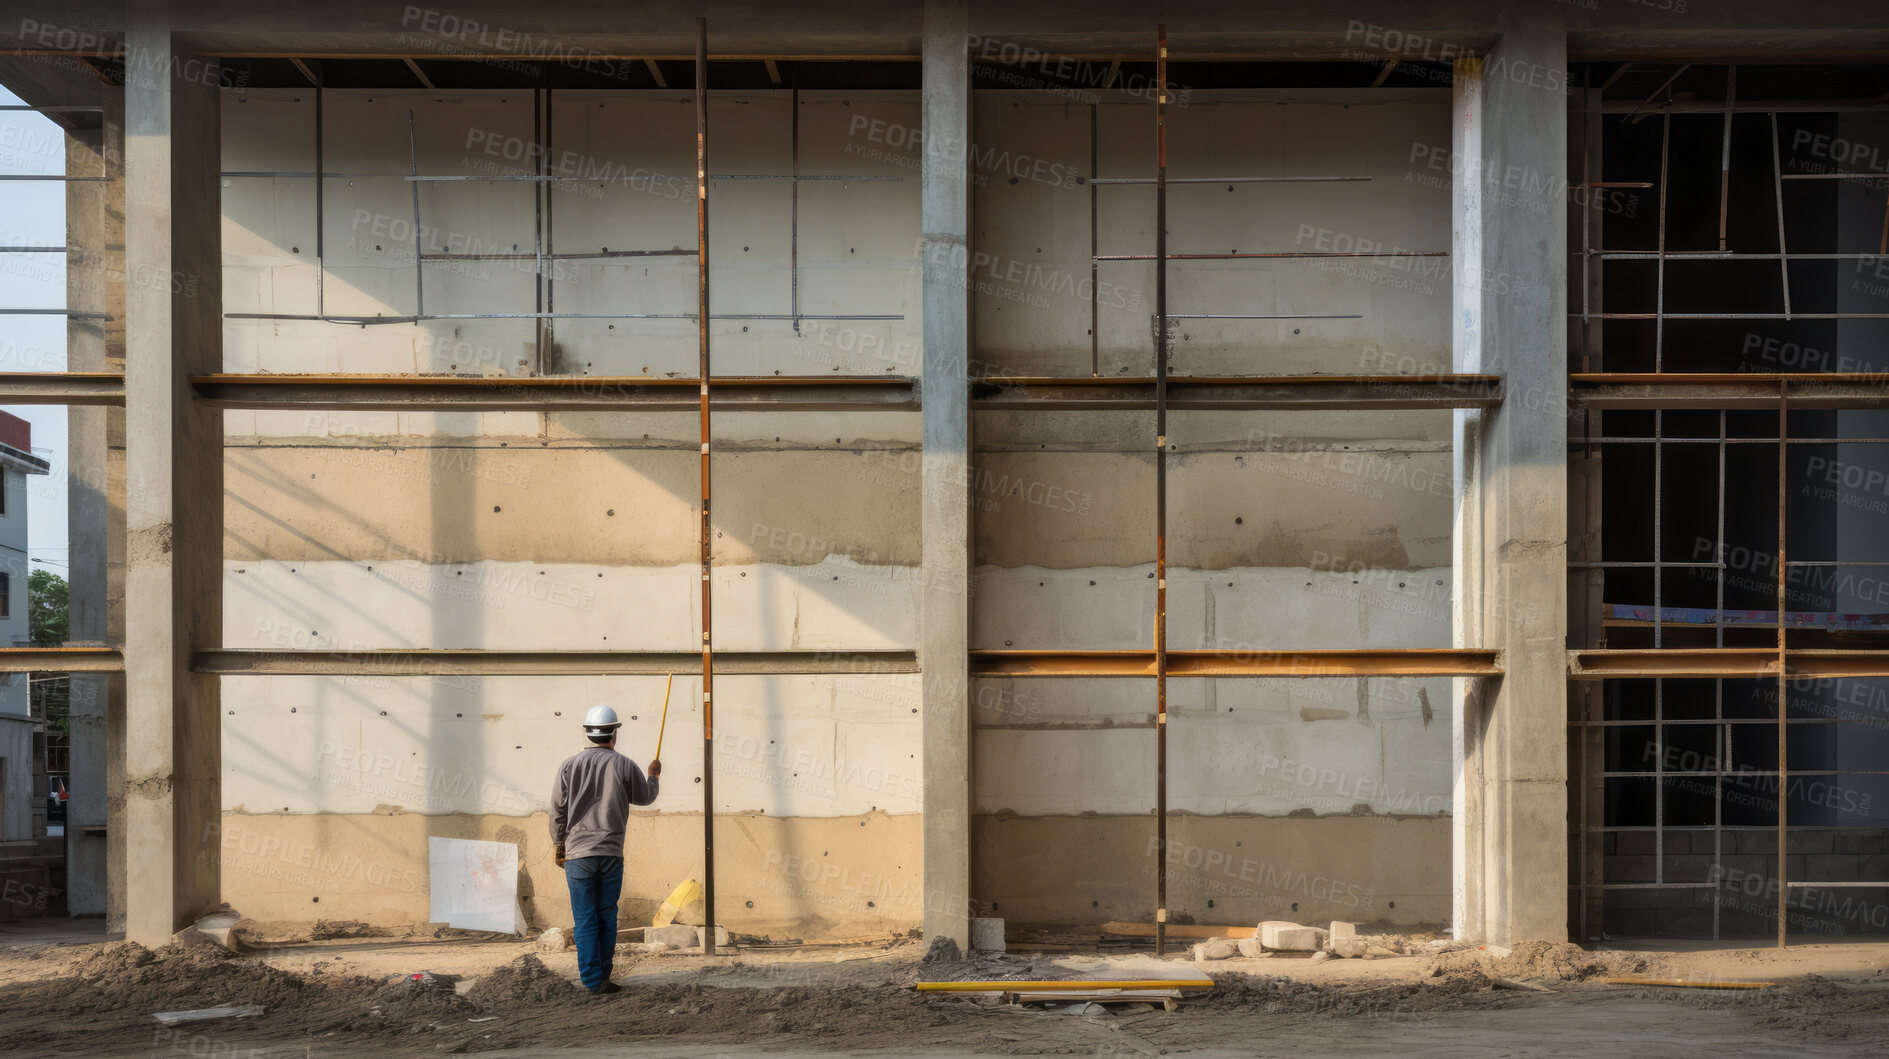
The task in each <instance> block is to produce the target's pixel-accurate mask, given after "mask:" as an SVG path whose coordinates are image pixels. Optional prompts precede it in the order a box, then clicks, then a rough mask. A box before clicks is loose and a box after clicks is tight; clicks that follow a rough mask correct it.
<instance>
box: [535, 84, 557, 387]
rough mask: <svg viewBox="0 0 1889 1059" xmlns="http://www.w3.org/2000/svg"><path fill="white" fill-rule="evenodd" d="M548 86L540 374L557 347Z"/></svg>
mask: <svg viewBox="0 0 1889 1059" xmlns="http://www.w3.org/2000/svg"><path fill="white" fill-rule="evenodd" d="M552 91H553V90H552V89H549V88H547V89H545V90H544V150H543V151H541V152H540V153H539V156H540V157H541V158H543V159H544V166H543V168H544V176H545V179H544V180H540V181H538V182H537V183H538V186H539V187H540V188H542V189H543V190H542V192H541V193H542V194H543V196H544V236H543V238H542V239H541V240H540V241H539V244H538V275H539V276H541V277H543V283H544V311H545V312H546V313H550V314H552V315H551V316H548V317H546V318H545V321H544V337H543V339H542V340H541V341H540V342H539V343H538V364H537V370H538V373H539V374H540V375H549V374H552V369H553V368H555V367H557V365H556V364H555V363H554V362H553V361H552V360H551V351H552V350H554V349H556V348H557V327H558V324H557V317H556V313H557V311H558V298H557V272H558V266H557V232H556V230H555V227H554V223H553V222H555V221H556V220H557V196H556V194H555V193H556V191H557V189H558V185H557V184H556V183H555V182H554V181H552V180H551V179H550V177H551V143H552V138H553V136H554V135H555V133H554V132H553V130H552V121H551V110H552V108H553V107H554V106H556V100H555V97H554V96H553V95H552V94H551V93H552Z"/></svg>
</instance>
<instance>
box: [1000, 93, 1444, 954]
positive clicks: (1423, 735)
mask: <svg viewBox="0 0 1889 1059" xmlns="http://www.w3.org/2000/svg"><path fill="white" fill-rule="evenodd" d="M1174 96H1175V99H1176V100H1179V101H1182V102H1181V103H1180V105H1176V106H1173V107H1171V108H1170V109H1169V115H1170V126H1169V129H1170V132H1169V136H1170V139H1169V176H1170V178H1176V179H1178V178H1193V177H1214V176H1281V177H1312V176H1319V177H1349V178H1365V179H1350V180H1345V181H1331V182H1281V183H1274V184H1177V185H1174V186H1173V187H1172V188H1171V190H1170V192H1169V205H1168V210H1169V214H1168V216H1169V243H1168V245H1169V250H1170V252H1171V253H1177V254H1189V253H1241V252H1244V253H1293V252H1298V253H1309V254H1316V253H1334V252H1336V253H1345V252H1352V253H1355V252H1372V251H1398V252H1403V251H1444V252H1447V250H1448V249H1449V245H1450V231H1449V192H1448V187H1449V182H1448V174H1447V161H1446V159H1444V158H1443V156H1444V155H1445V154H1446V146H1447V143H1448V135H1449V134H1448V113H1447V94H1445V93H1438V92H1434V91H1430V92H1426V91H1413V92H1394V91H1393V92H1381V93H1379V92H1373V93H1360V92H1309V93H1308V92H1224V93H1210V92H1188V93H1186V94H1185V95H1183V94H1182V93H1181V92H1179V91H1178V90H1177V91H1176V93H1174ZM1093 120H1094V128H1095V130H1096V132H1095V137H1096V140H1095V145H1096V152H1097V162H1096V165H1095V167H1094V170H1093V172H1095V173H1096V174H1098V175H1100V176H1102V177H1105V178H1106V177H1148V176H1152V175H1153V157H1154V154H1153V117H1152V107H1151V106H1150V105H1149V102H1148V101H1147V100H1146V99H1143V98H1126V97H1121V96H1115V95H1110V96H1107V97H1105V98H1103V99H1102V100H1101V101H1100V102H1098V103H1097V105H1096V107H1095V115H1094V119H1093ZM1090 128H1091V115H1090V107H1089V106H1087V105H1082V104H1076V103H1071V102H1070V101H1069V100H1067V99H1061V98H1057V97H1053V96H1051V95H1050V94H1048V93H1034V94H1033V93H1022V92H987V93H980V95H979V106H978V125H977V133H978V140H979V146H980V151H981V152H982V153H981V154H980V158H981V159H982V169H983V171H982V175H983V177H984V179H982V180H980V181H978V182H977V183H976V184H975V188H976V199H975V217H976V228H977V240H976V245H975V251H976V253H975V255H974V258H973V262H974V267H973V269H972V277H971V283H972V290H973V304H974V312H975V319H976V335H977V345H976V357H977V358H978V359H979V360H980V361H981V363H980V364H978V365H976V367H978V368H981V369H982V371H983V372H984V373H987V374H997V373H1014V374H1023V375H1038V374H1060V375H1087V374H1088V373H1089V371H1090V368H1091V356H1092V350H1091V346H1090V339H1089V328H1090V324H1091V320H1092V319H1093V320H1094V321H1095V322H1096V324H1097V325H1098V327H1099V331H1098V334H1099V338H1098V341H1097V343H1096V346H1097V348H1096V349H1095V350H1094V351H1093V355H1094V357H1095V363H1096V366H1097V369H1098V370H1099V371H1100V373H1101V374H1103V375H1105V376H1106V375H1131V376H1146V375H1149V374H1152V373H1153V353H1152V350H1153V340H1152V335H1153V330H1154V324H1153V315H1152V313H1153V305H1154V299H1153V274H1154V272H1153V267H1152V265H1151V263H1149V262H1104V263H1101V264H1099V265H1098V266H1097V270H1098V271H1097V276H1096V278H1095V279H1094V280H1093V281H1092V280H1091V275H1090V271H1089V255H1090V205H1091V204H1090V196H1091V190H1092V189H1091V188H1090V187H1088V186H1087V185H1086V183H1085V182H1078V181H1077V180H1076V179H1074V177H1075V175H1081V176H1083V177H1084V178H1085V180H1086V176H1087V175H1088V174H1089V173H1090V172H1091V166H1090V162H1089V152H1090ZM1439 145H1442V146H1439ZM1433 159H1436V160H1439V161H1442V162H1443V166H1442V169H1441V172H1440V173H1439V171H1438V169H1437V168H1436V167H1434V166H1433V165H1432V160H1433ZM1013 177H1015V178H1016V179H1013ZM1093 191H1094V194H1095V195H1096V204H1095V209H1096V218H1097V220H1096V229H1097V237H1096V252H1097V253H1099V254H1102V255H1110V254H1147V253H1151V252H1152V250H1153V222H1154V193H1153V190H1152V188H1149V187H1146V186H1118V185H1116V186H1111V185H1104V186H1101V187H1098V188H1095V189H1093ZM1449 291H1450V278H1449V270H1448V258H1447V256H1446V255H1445V256H1442V257H1421V258H1420V257H1385V258H1371V257H1362V258H1326V259H1317V258H1297V259H1293V258H1281V259H1263V260H1230V261H1181V262H1176V263H1175V264H1174V265H1173V266H1172V267H1171V270H1170V274H1169V295H1168V297H1169V301H1168V305H1169V311H1170V312H1172V313H1175V314H1181V315H1183V316H1184V315H1186V314H1220V315H1272V316H1298V317H1333V318H1326V319H1291V320H1199V319H1181V320H1177V322H1176V326H1175V333H1174V347H1173V349H1174V352H1173V359H1172V362H1171V370H1172V371H1174V372H1175V373H1177V374H1189V375H1258V374H1268V373H1291V372H1322V373H1338V374H1344V373H1372V374H1377V373H1399V372H1405V373H1410V372H1421V371H1435V370H1442V369H1441V367H1440V366H1441V365H1444V364H1447V363H1448V360H1449V350H1450V331H1449ZM1338 317H1342V318H1338ZM975 437H976V449H977V456H976V472H975V475H974V479H973V483H972V484H973V494H972V495H973V522H974V531H975V532H974V537H975V544H974V551H973V554H974V561H975V563H976V567H975V574H976V593H975V596H974V598H973V602H972V618H973V620H972V634H971V639H972V644H973V647H974V648H990V649H1001V648H1015V649H1024V648H1039V649H1052V648H1062V649H1071V648H1074V649H1110V648H1114V649H1134V648H1143V649H1145V648H1147V647H1148V646H1150V645H1151V644H1152V642H1153V641H1152V637H1153V618H1154V584H1153V580H1152V579H1153V577H1154V576H1155V574H1154V562H1153V560H1154V546H1155V526H1154V504H1153V499H1154V478H1155V467H1154V462H1153V456H1152V449H1153V438H1154V416H1153V414H1152V413H1094V414H1089V413H1059V414H1055V415H1049V414H1024V413H1011V412H986V413H981V414H979V415H978V416H977V419H976V428H975ZM1168 438H1169V443H1170V446H1171V449H1172V452H1171V454H1170V456H1169V515H1168V542H1167V546H1168V563H1169V567H1168V589H1169V592H1168V607H1169V613H1168V646H1169V647H1170V648H1174V649H1214V650H1224V651H1229V652H1236V653H1237V652H1250V651H1260V650H1289V649H1292V648H1308V647H1436V646H1447V645H1448V644H1449V637H1450V592H1449V582H1450V533H1451V529H1450V523H1451V500H1450V497H1451V488H1452V485H1451V472H1450V419H1449V416H1448V414H1447V413H1427V412H1398V413H1371V414H1363V413H1343V412H1323V413H1296V412H1267V413H1225V412H1211V413H1210V412H1192V413H1186V412H1184V413H1175V414H1172V415H1171V417H1170V422H1169V428H1168ZM974 703H975V708H976V717H977V736H976V743H975V768H974V792H975V794H974V811H975V812H976V813H977V814H978V824H977V830H976V839H975V844H974V862H975V873H974V878H975V883H974V887H973V889H974V895H975V896H976V897H977V898H979V899H980V900H982V901H984V902H988V903H989V905H991V906H992V907H994V909H995V911H996V914H998V915H1002V916H1005V917H1006V918H1009V919H1012V920H1020V921H1024V922H1062V923H1093V922H1098V921H1101V920H1106V919H1131V920H1141V921H1152V918H1153V915H1154V908H1155V872H1156V865H1157V858H1158V856H1159V852H1158V851H1157V849H1156V848H1155V846H1154V845H1153V842H1154V834H1155V833H1154V823H1153V820H1152V817H1151V814H1152V812H1153V808H1154V803H1155V733H1154V705H1155V704H1154V689H1153V682H1152V681H1121V680H1042V679H1036V680H983V681H979V682H976V684H975V686H974ZM1449 709H1450V696H1449V686H1448V682H1447V681H1440V680H1429V681H1417V680H1382V681H1369V682H1364V681H1356V680H1176V681H1172V682H1171V683H1170V686H1169V713H1170V730H1169V771H1168V804H1169V811H1170V813H1172V814H1174V815H1173V819H1172V820H1171V822H1170V846H1169V849H1168V853H1167V856H1168V859H1169V864H1168V872H1169V883H1168V885H1169V899H1168V905H1169V908H1170V910H1171V914H1172V915H1174V916H1177V917H1191V918H1192V920H1193V921H1195V922H1213V923H1246V922H1254V921H1257V920H1259V919H1265V918H1281V917H1283V918H1293V917H1299V918H1304V919H1306V920H1308V921H1310V920H1316V919H1318V918H1344V919H1356V920H1363V921H1388V922H1393V923H1406V924H1411V923H1440V922H1444V921H1446V920H1447V919H1448V918H1449V895H1450V871H1449V862H1450V853H1449V842H1448V835H1449V822H1448V815H1449V811H1450V802H1451V798H1450V779H1451V768H1450V719H1449ZM1183 921H1186V920H1183Z"/></svg>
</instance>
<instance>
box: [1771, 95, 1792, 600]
mask: <svg viewBox="0 0 1889 1059" xmlns="http://www.w3.org/2000/svg"><path fill="white" fill-rule="evenodd" d="M1771 187H1772V191H1773V194H1775V195H1776V197H1777V271H1778V283H1779V284H1780V285H1781V286H1782V287H1783V288H1784V319H1786V320H1789V319H1790V318H1791V261H1790V253H1789V251H1788V249H1787V248H1786V246H1785V244H1784V163H1783V162H1782V161H1780V160H1779V158H1778V138H1777V111H1775V110H1774V111H1772V112H1771ZM1783 437H1784V411H1783V409H1782V408H1780V409H1779V410H1778V438H1779V443H1780V444H1782V439H1783ZM1780 543H1781V542H1780ZM1780 576H1781V575H1780Z"/></svg>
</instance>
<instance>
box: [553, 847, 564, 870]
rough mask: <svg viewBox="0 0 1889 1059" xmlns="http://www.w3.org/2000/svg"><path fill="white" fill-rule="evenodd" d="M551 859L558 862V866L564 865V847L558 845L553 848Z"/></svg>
mask: <svg viewBox="0 0 1889 1059" xmlns="http://www.w3.org/2000/svg"><path fill="white" fill-rule="evenodd" d="M551 859H552V860H554V861H557V862H558V867H560V868H562V867H564V847H563V846H558V847H557V848H555V849H553V850H552V851H551Z"/></svg>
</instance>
